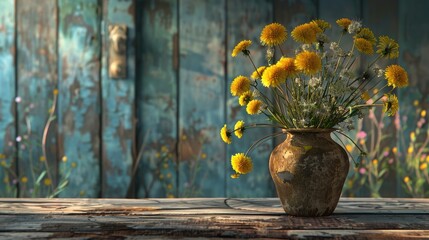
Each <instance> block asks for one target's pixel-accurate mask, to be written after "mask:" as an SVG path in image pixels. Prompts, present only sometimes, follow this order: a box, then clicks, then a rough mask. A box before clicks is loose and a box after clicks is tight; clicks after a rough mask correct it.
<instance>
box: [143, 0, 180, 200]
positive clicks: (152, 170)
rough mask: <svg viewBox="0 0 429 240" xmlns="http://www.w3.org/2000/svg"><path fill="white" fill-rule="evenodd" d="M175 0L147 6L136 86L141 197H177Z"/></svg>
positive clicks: (147, 4)
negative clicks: (140, 154)
mask: <svg viewBox="0 0 429 240" xmlns="http://www.w3.org/2000/svg"><path fill="white" fill-rule="evenodd" d="M177 2H178V1H177V0H162V1H159V0H151V1H143V4H142V14H141V15H142V19H141V20H139V21H142V25H141V32H142V38H141V42H140V47H141V48H140V49H141V56H142V57H141V62H140V65H139V69H140V73H141V74H140V77H139V81H138V82H137V85H136V88H137V91H136V97H137V106H138V119H139V134H138V146H142V144H144V146H143V148H140V149H138V150H139V151H143V155H142V159H140V168H139V175H138V180H137V182H138V185H139V189H138V196H139V197H173V196H177V181H176V179H177V173H176V169H177V164H176V161H177V158H176V143H177V127H176V125H177V101H176V98H177V83H176V81H177V65H178V55H177V54H178V49H177V47H178V33H177V4H178V3H177Z"/></svg>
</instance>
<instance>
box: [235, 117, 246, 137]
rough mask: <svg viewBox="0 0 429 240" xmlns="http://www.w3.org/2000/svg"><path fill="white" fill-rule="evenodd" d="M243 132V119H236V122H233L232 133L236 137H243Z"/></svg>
mask: <svg viewBox="0 0 429 240" xmlns="http://www.w3.org/2000/svg"><path fill="white" fill-rule="evenodd" d="M243 132H244V122H243V121H241V120H240V121H237V123H235V126H234V134H235V136H237V137H238V138H241V137H243Z"/></svg>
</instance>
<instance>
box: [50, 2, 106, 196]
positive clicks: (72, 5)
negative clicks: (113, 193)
mask: <svg viewBox="0 0 429 240" xmlns="http://www.w3.org/2000/svg"><path fill="white" fill-rule="evenodd" d="M58 7H59V29H58V42H59V43H58V54H59V59H58V67H59V74H58V77H59V95H58V110H59V112H58V122H59V143H60V144H59V147H60V149H59V156H60V157H61V161H60V168H59V170H60V176H61V178H62V179H65V178H67V176H68V175H69V177H68V180H69V185H68V187H67V188H66V190H65V191H64V192H62V193H61V195H60V196H61V197H98V196H99V193H100V166H99V163H100V150H99V143H100V137H99V135H100V117H99V112H100V94H101V93H100V76H99V72H100V59H99V56H100V45H101V41H100V36H99V33H100V27H99V26H100V20H101V18H100V12H99V11H98V1H97V0H90V1H87V0H79V1H70V0H59V1H58ZM63 156H65V157H66V158H63ZM66 159H67V161H63V160H66ZM70 172H71V174H70Z"/></svg>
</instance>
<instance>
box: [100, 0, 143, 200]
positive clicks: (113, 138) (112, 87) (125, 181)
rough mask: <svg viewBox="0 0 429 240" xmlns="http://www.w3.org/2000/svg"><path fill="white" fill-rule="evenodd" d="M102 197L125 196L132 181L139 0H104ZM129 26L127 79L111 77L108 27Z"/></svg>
mask: <svg viewBox="0 0 429 240" xmlns="http://www.w3.org/2000/svg"><path fill="white" fill-rule="evenodd" d="M103 13H104V14H103V22H104V24H105V25H104V26H103V28H104V29H103V32H104V33H105V34H104V36H103V48H102V71H101V72H102V75H101V76H102V80H101V88H102V141H101V145H102V196H103V197H125V195H126V193H127V189H128V185H129V184H130V180H131V177H130V176H131V168H132V163H133V157H132V148H133V144H134V132H135V110H134V98H135V97H134V96H135V92H134V91H135V87H134V86H135V70H136V67H135V54H136V52H135V44H134V43H135V35H136V29H135V0H109V1H107V0H104V1H103ZM109 24H125V25H126V26H127V28H128V29H127V31H128V32H127V78H126V79H112V78H110V77H109V76H108V68H109V66H108V65H107V63H108V61H107V58H108V46H109V45H108V41H109V36H108V26H109Z"/></svg>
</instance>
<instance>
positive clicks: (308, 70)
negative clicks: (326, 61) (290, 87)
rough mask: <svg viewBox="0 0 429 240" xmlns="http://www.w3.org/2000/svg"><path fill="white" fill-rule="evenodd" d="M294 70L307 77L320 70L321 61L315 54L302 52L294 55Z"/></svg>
mask: <svg viewBox="0 0 429 240" xmlns="http://www.w3.org/2000/svg"><path fill="white" fill-rule="evenodd" d="M295 65H296V68H297V69H298V70H300V71H302V72H304V73H305V74H307V75H313V74H315V73H317V72H319V71H320V69H321V68H322V60H321V59H320V57H319V56H318V55H317V53H315V52H310V51H304V52H301V53H299V54H298V55H296V58H295Z"/></svg>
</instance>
